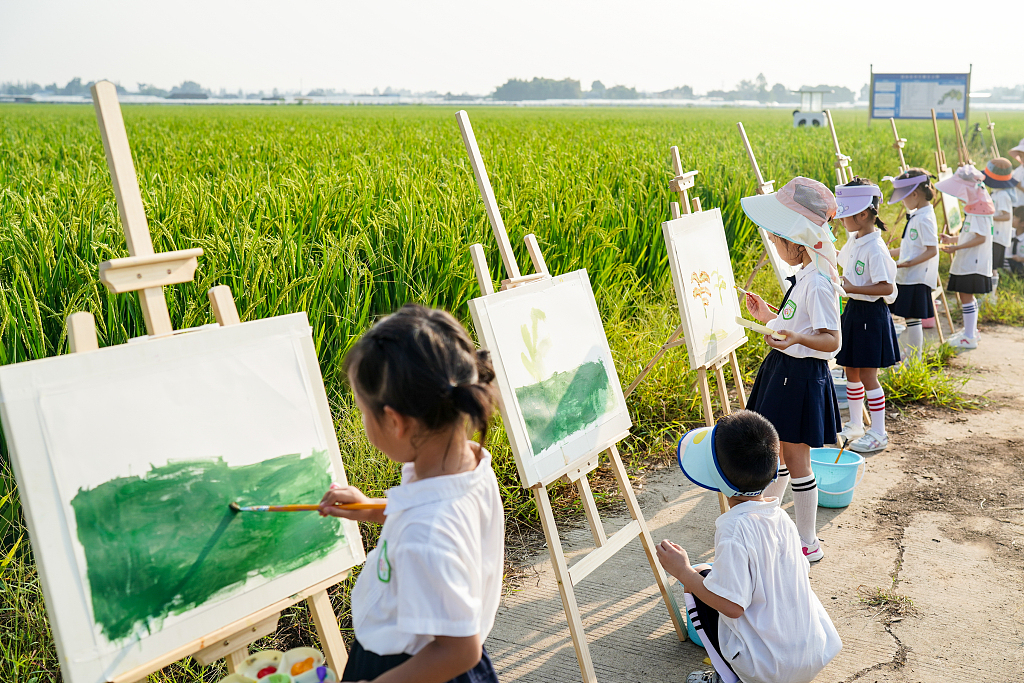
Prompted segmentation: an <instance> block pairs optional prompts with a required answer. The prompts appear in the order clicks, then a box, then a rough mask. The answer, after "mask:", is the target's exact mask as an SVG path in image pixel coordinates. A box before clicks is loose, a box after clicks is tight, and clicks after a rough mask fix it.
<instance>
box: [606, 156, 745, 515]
mask: <svg viewBox="0 0 1024 683" xmlns="http://www.w3.org/2000/svg"><path fill="white" fill-rule="evenodd" d="M669 151H670V152H671V154H672V170H673V171H674V172H675V177H674V178H672V180H670V181H669V189H670V190H671V191H672V192H675V193H677V194H678V196H679V201H678V202H672V203H671V204H670V205H669V212H670V214H671V216H672V219H673V220H675V219H676V218H679V217H680V216H682V213H680V208H682V209H684V210H685V213H699V212H700V211H702V210H703V209H702V208H701V205H700V198H699V197H694V198H693V199H692V200H691V199H690V196H689V192H688V191H689V190H690V188H692V187H693V186H694V184H695V178H696V176H697V174H698V173H699V171H688V172H686V173H684V172H683V164H682V161H681V160H680V158H679V148H678V147H675V146H673V147H671V148H669ZM691 201H692V206H693V211H692V212H691V211H690V206H691ZM685 343H686V340H685V339H684V338H683V326H682V324H680V325H679V326H678V327H676V329H675V331H674V332H673V333H672V334H671V335H670V336H669V338H668V339H667V340H666V341H665V343H664V344H662V345H661V348H659V349H658V351H657V352H656V353H655V354H654V357H653V358H651V360H650V361H649V362H648V363H647V365H645V366H644V368H643V369H642V370H641V371H640V374H638V375H637V376H636V378H635V379H634V380H633V381H632V382H630V383H629V386H628V387H626V390H625V391H624V392H623V393H624V394H625V395H626V396H629V395H630V394H632V393H633V391H634V390H635V389H636V388H637V386H639V384H640V382H642V381H643V380H644V378H646V377H647V375H648V374H650V372H651V370H652V369H654V366H655V364H656V363H657V362H658V361H659V360H660V359H661V357H662V356H663V355H665V353H666V352H667V351H668V350H669V349H672V348H675V347H677V346H682V345H683V344H685ZM726 363H728V364H729V366H730V367H731V368H732V377H733V382H734V383H735V385H736V395H737V398H738V400H739V404H740V410H742V409H743V408H745V407H746V404H747V394H746V390H745V389H744V388H743V376H742V375H741V374H740V363H739V359H738V358H737V357H736V351H735V350H734V351H730V352H729V353H727V354H725V355H723V356H721V357H719V358H716V359H715V360H713V361H712V362H710V363H708V364H706V365H703V366H701V367H699V368H697V386H698V387H699V388H700V399H701V407H702V412H703V413H704V424H706V425H707V426H709V427H711V426H713V425H714V424H715V414H714V408H713V407H712V405H711V384H710V383H709V382H708V371H709V370H711V371H712V372H714V373H715V383H716V385H717V387H718V399H719V402H720V403H721V404H722V412H723V413H724V414H725V415H730V414H731V413H732V407H731V406H730V404H729V390H728V388H727V387H726V384H725V373H724V372H723V368H724V366H725V364H726ZM718 507H719V509H720V511H721V512H726V511H728V509H729V503H728V499H727V498H726V497H725V496H724V495H722V494H721V493H719V494H718Z"/></svg>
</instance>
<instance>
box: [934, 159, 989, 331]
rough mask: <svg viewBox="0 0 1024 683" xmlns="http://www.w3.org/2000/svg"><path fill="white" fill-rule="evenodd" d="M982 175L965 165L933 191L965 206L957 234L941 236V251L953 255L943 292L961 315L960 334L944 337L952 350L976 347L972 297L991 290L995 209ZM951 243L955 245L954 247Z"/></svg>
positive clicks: (969, 165) (975, 303) (976, 318)
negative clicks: (952, 295)
mask: <svg viewBox="0 0 1024 683" xmlns="http://www.w3.org/2000/svg"><path fill="white" fill-rule="evenodd" d="M984 180H985V175H984V174H983V173H981V172H980V171H978V169H976V168H974V166H972V165H971V164H965V165H963V166H961V167H960V168H958V169H957V170H956V173H954V174H953V175H952V176H950V177H949V178H946V179H945V180H940V181H939V182H938V183H936V184H935V188H936V189H937V190H939V191H940V192H945V193H947V194H951V195H953V196H954V197H956V198H957V199H960V200H961V201H963V202H965V203H966V206H964V214H965V216H964V225H963V227H962V228H961V229H960V234H959V235H958V236H956V237H953V236H951V235H943V236H942V243H943V246H942V250H943V251H945V252H947V253H950V254H953V262H952V263H951V264H950V266H949V283H948V284H947V285H946V289H948V290H949V291H951V292H956V293H957V294H958V295H959V297H960V310H961V312H962V313H963V316H964V329H963V332H961V333H958V334H954V335H951V336H949V337H947V338H946V343H947V344H949V345H950V346H953V347H954V348H957V349H961V350H967V349H976V348H978V302H977V300H975V295H976V294H988V293H989V292H991V291H992V216H993V215H995V212H996V211H995V206H994V205H993V204H992V199H991V198H990V197H989V196H988V191H987V190H986V189H985V184H984V182H983V181H984ZM954 242H955V244H954Z"/></svg>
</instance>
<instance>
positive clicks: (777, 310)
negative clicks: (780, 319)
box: [733, 284, 779, 313]
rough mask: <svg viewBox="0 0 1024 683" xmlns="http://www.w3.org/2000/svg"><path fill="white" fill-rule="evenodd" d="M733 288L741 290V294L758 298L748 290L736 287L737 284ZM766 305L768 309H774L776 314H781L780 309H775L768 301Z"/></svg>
mask: <svg viewBox="0 0 1024 683" xmlns="http://www.w3.org/2000/svg"><path fill="white" fill-rule="evenodd" d="M733 287H735V288H736V289H738V290H740V291H741V292H743V293H744V294H750V295H753V296H757V295H756V294H754V293H753V292H748V291H747V290H745V289H743V288H742V287H740V286H739V285H736V284H734V285H733ZM762 301H764V300H763V299H762ZM764 305H765V306H767V307H768V308H770V309H772V310H773V311H775V312H776V313H778V312H779V309H777V308H775V307H774V306H772V305H771V304H770V303H768V302H767V301H765V302H764Z"/></svg>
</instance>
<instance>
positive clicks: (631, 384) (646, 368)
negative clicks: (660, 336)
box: [622, 325, 683, 398]
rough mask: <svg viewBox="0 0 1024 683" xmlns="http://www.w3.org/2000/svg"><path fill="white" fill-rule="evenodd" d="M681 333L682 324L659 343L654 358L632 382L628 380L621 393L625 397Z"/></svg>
mask: <svg viewBox="0 0 1024 683" xmlns="http://www.w3.org/2000/svg"><path fill="white" fill-rule="evenodd" d="M682 335H683V326H682V325H680V326H679V327H677V328H676V331H675V332H673V333H672V335H671V336H670V337H669V338H668V339H667V340H666V341H665V343H664V344H662V345H661V348H660V349H658V352H657V353H656V354H654V358H652V359H651V360H650V362H649V363H647V365H645V366H644V369H643V370H641V371H640V374H639V375H637V376H636V379H634V380H633V381H632V382H630V383H629V386H628V387H626V390H625V391H624V392H622V393H623V395H624V396H625V397H626V398H629V395H630V394H632V393H633V390H634V389H636V388H637V386H639V385H640V382H642V381H644V377H647V374H648V373H649V372H650V371H651V370H652V369H654V364H655V363H657V362H658V359H659V358H661V357H662V356H663V355H665V352H666V351H668V350H669V349H670V348H672V346H674V345H675V344H676V342H678V341H679V338H680V337H681V336H682Z"/></svg>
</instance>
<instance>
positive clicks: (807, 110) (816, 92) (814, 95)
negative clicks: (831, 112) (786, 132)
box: [793, 88, 832, 128]
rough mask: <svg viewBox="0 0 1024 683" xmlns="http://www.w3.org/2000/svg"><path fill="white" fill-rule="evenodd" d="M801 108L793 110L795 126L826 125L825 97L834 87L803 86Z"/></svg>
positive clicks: (818, 126) (816, 126) (800, 91)
mask: <svg viewBox="0 0 1024 683" xmlns="http://www.w3.org/2000/svg"><path fill="white" fill-rule="evenodd" d="M797 92H799V93H800V108H799V109H798V110H796V111H794V112H793V127H794V128H804V127H807V126H809V127H811V128H821V127H822V126H824V125H825V114H824V113H823V112H824V109H825V105H824V102H823V100H824V98H825V95H826V94H827V93H830V92H832V88H801V89H800V90H798V91H797Z"/></svg>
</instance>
